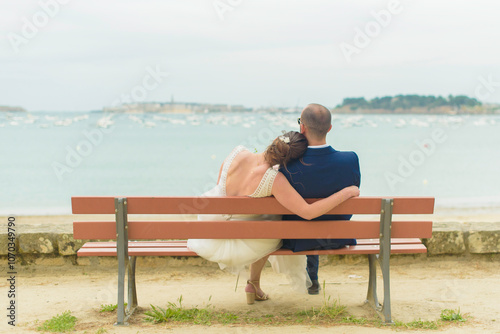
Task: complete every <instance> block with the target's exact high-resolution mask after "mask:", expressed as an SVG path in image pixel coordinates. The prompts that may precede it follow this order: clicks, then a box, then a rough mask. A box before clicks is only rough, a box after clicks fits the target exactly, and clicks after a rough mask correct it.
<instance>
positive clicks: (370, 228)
mask: <svg viewBox="0 0 500 334" xmlns="http://www.w3.org/2000/svg"><path fill="white" fill-rule="evenodd" d="M261 231H265V234H266V238H269V239H274V238H276V239H318V238H319V239H324V238H336V239H341V238H356V239H376V238H378V237H379V234H380V226H379V222H378V221H265V220H258V221H130V222H129V223H128V236H129V239H187V238H191V239H197V238H199V239H235V238H242V237H244V238H246V239H260V238H262V234H261ZM325 231H330V233H325ZM391 235H392V237H394V238H415V237H416V238H430V237H432V222H431V221H394V222H392V232H391ZM73 237H74V238H75V239H94V240H95V239H104V240H105V239H116V223H115V222H114V221H93V222H74V223H73Z"/></svg>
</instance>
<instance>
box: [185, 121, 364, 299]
mask: <svg viewBox="0 0 500 334" xmlns="http://www.w3.org/2000/svg"><path fill="white" fill-rule="evenodd" d="M307 145H308V144H307V139H306V138H305V136H304V135H302V134H301V133H299V132H295V131H290V132H287V133H285V134H283V135H282V136H279V137H277V138H276V139H275V140H274V141H273V142H272V144H271V145H269V146H268V147H267V148H266V150H265V152H263V153H251V152H250V151H248V149H246V148H245V147H243V146H237V147H236V148H235V149H234V150H233V151H232V152H231V154H230V155H229V156H228V157H227V158H226V160H225V161H224V163H223V164H222V166H221V169H220V172H219V179H218V181H217V185H216V187H215V188H213V189H212V190H210V191H208V192H207V193H205V194H204V196H249V197H254V198H258V197H267V196H274V197H275V198H276V199H277V200H278V201H279V202H280V203H281V205H283V206H284V207H285V208H286V209H288V210H290V211H291V212H293V213H294V214H296V215H299V216H301V217H302V218H304V219H307V220H309V219H313V218H316V217H318V216H321V215H323V214H325V213H327V212H328V211H330V210H331V209H333V208H334V207H336V206H337V205H339V204H340V203H342V202H343V201H345V200H347V199H349V198H351V197H355V196H359V189H358V187H355V186H351V187H347V188H344V189H342V190H340V191H339V192H337V193H335V194H333V195H331V196H329V197H327V198H324V199H321V200H319V201H317V202H315V203H313V204H308V203H307V202H306V201H305V200H304V199H303V198H302V197H301V196H300V195H299V194H298V193H297V191H295V189H294V188H293V187H292V186H291V185H290V183H289V182H288V180H287V179H286V177H285V176H284V175H283V174H282V173H280V172H279V171H278V170H277V169H274V168H273V166H280V167H283V168H286V166H287V163H288V162H290V161H292V160H295V159H299V158H301V157H302V155H303V154H304V152H305V151H306V149H307ZM231 218H234V219H238V220H242V219H247V220H277V219H280V217H279V216H274V217H269V216H265V217H264V216H263V215H238V217H236V215H233V216H231V215H224V216H223V217H221V216H220V215H219V216H217V215H200V216H199V218H198V219H200V220H221V219H222V220H231ZM280 247H281V240H280V239H189V240H188V248H189V249H191V250H192V251H194V252H196V253H197V254H198V255H199V256H201V257H203V258H205V259H207V260H210V261H213V262H218V263H219V266H220V268H221V269H227V270H230V271H232V272H237V273H239V272H240V271H242V270H243V269H244V268H245V267H248V266H250V279H249V280H248V281H247V286H246V287H245V292H246V294H247V303H248V304H253V302H254V300H257V301H262V300H267V299H268V295H267V294H266V293H264V292H263V291H262V289H261V288H260V276H261V272H262V269H263V268H264V265H265V264H266V261H267V260H268V258H269V254H270V253H272V252H274V251H275V250H277V249H279V248H280ZM272 258H274V259H272ZM272 258H271V259H272V260H273V261H271V259H269V260H270V262H271V264H272V265H273V269H275V270H277V271H278V272H283V273H286V274H287V275H288V276H289V277H290V278H291V279H292V283H293V281H295V285H298V286H302V287H304V286H305V281H306V279H308V277H309V276H308V275H307V273H306V270H305V268H306V258H305V256H300V255H297V256H276V257H272ZM299 282H302V284H301V283H299Z"/></svg>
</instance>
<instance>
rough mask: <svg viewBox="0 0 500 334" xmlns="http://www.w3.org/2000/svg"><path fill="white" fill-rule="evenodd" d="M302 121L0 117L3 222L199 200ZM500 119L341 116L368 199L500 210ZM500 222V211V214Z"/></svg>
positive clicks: (255, 115)
mask: <svg viewBox="0 0 500 334" xmlns="http://www.w3.org/2000/svg"><path fill="white" fill-rule="evenodd" d="M297 117H299V114H298V113H271V112H251V113H250V112H248V113H215V112H211V113H204V114H156V113H143V114H126V113H123V114H110V113H101V112H92V113H70V112H34V113H7V112H3V113H0V143H1V144H0V189H1V191H0V215H8V214H17V215H27V214H67V213H70V212H71V201H70V199H71V196H172V195H182V196H190V195H200V194H202V193H203V192H205V191H206V190H208V189H209V188H211V187H213V186H214V185H215V183H216V180H217V175H218V171H219V168H220V165H221V163H222V162H223V160H224V158H225V157H226V156H227V154H229V152H230V151H231V150H232V148H233V147H235V146H236V145H239V144H243V145H245V146H246V147H247V148H249V149H250V150H251V151H253V152H262V151H263V150H264V149H265V147H266V146H267V145H268V144H269V143H270V142H271V141H272V139H274V138H275V137H276V136H278V135H280V134H281V131H282V130H286V131H289V130H298V125H297V122H296V119H297ZM499 139H500V115H490V116H471V115H465V116H464V115H456V116H448V115H437V116H433V115H334V117H333V128H332V131H331V132H330V133H329V134H328V137H327V142H328V143H329V144H330V145H332V146H333V147H334V148H335V149H336V150H346V151H355V152H356V153H357V154H358V156H359V160H360V167H361V194H362V196H381V195H384V196H433V197H436V203H437V207H450V208H471V209H477V210H483V211H484V210H499V209H498V208H500V191H499V187H500V172H499V170H500V149H499V147H498V144H499V142H500V140H499ZM499 211H500V210H499Z"/></svg>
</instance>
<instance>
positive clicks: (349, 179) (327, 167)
mask: <svg viewBox="0 0 500 334" xmlns="http://www.w3.org/2000/svg"><path fill="white" fill-rule="evenodd" d="M302 161H303V162H304V163H302V162H301V161H300V160H296V161H293V162H291V163H289V164H288V165H287V168H286V169H285V168H283V167H282V168H280V172H282V173H283V174H284V175H285V176H286V178H287V179H288V181H289V182H290V184H291V185H292V186H293V187H294V188H295V190H297V192H298V193H299V194H300V195H301V196H302V197H304V198H323V197H328V196H330V195H331V194H333V193H336V192H337V191H339V190H341V189H343V188H345V187H348V186H352V185H355V186H358V187H359V186H360V183H361V173H360V171H359V160H358V156H357V155H356V153H354V152H341V151H336V150H334V149H333V148H332V147H331V146H328V147H325V148H308V149H307V150H306V153H305V154H304V156H303V157H302ZM351 216H352V215H324V216H321V217H318V218H315V219H313V220H349V219H351ZM283 220H302V218H300V217H298V216H288V215H286V216H283ZM355 244H356V240H355V239H284V240H283V248H287V249H291V250H293V251H294V252H300V251H303V250H314V249H335V248H341V247H344V246H345V245H355Z"/></svg>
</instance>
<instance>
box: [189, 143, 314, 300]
mask: <svg viewBox="0 0 500 334" xmlns="http://www.w3.org/2000/svg"><path fill="white" fill-rule="evenodd" d="M243 150H246V148H245V147H244V146H241V145H240V146H237V147H236V148H235V149H234V150H233V151H232V152H231V154H230V155H229V157H228V159H226V161H225V162H224V165H223V166H222V172H221V176H220V180H219V184H217V185H216V186H215V187H214V188H212V189H211V190H209V191H208V192H206V193H205V194H203V196H210V197H212V196H226V180H227V174H228V171H229V167H230V166H231V163H232V162H233V160H234V158H235V157H236V156H237V155H238V153H240V152H241V151H243ZM277 174H278V171H277V170H275V169H273V168H269V169H268V170H267V171H266V173H265V174H264V176H263V177H262V179H261V181H260V183H259V186H258V187H257V189H256V190H255V192H254V193H253V194H252V195H250V197H254V198H258V197H267V196H271V190H272V187H273V183H274V179H275V177H276V175H277ZM280 219H281V216H278V215H199V216H198V220H280ZM187 246H188V248H189V249H190V250H192V251H194V252H195V253H197V254H198V255H199V256H201V257H203V258H205V259H207V260H209V261H213V262H217V263H218V264H219V267H220V268H221V269H225V270H228V271H230V272H233V273H238V274H239V273H241V272H246V269H247V268H248V267H249V266H250V264H252V263H254V262H255V261H257V260H259V259H261V258H263V257H264V256H266V255H269V254H270V253H272V252H274V251H275V250H277V249H279V248H280V247H281V239H189V240H188V243H187ZM306 261H307V260H306V256H305V255H286V256H270V257H269V262H271V265H272V267H273V270H274V271H275V272H278V273H283V274H285V275H286V276H287V277H288V278H289V280H290V284H291V286H292V287H293V288H294V289H296V290H299V291H304V292H305V291H306V286H310V285H311V281H310V279H309V275H308V274H307V272H306Z"/></svg>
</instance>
